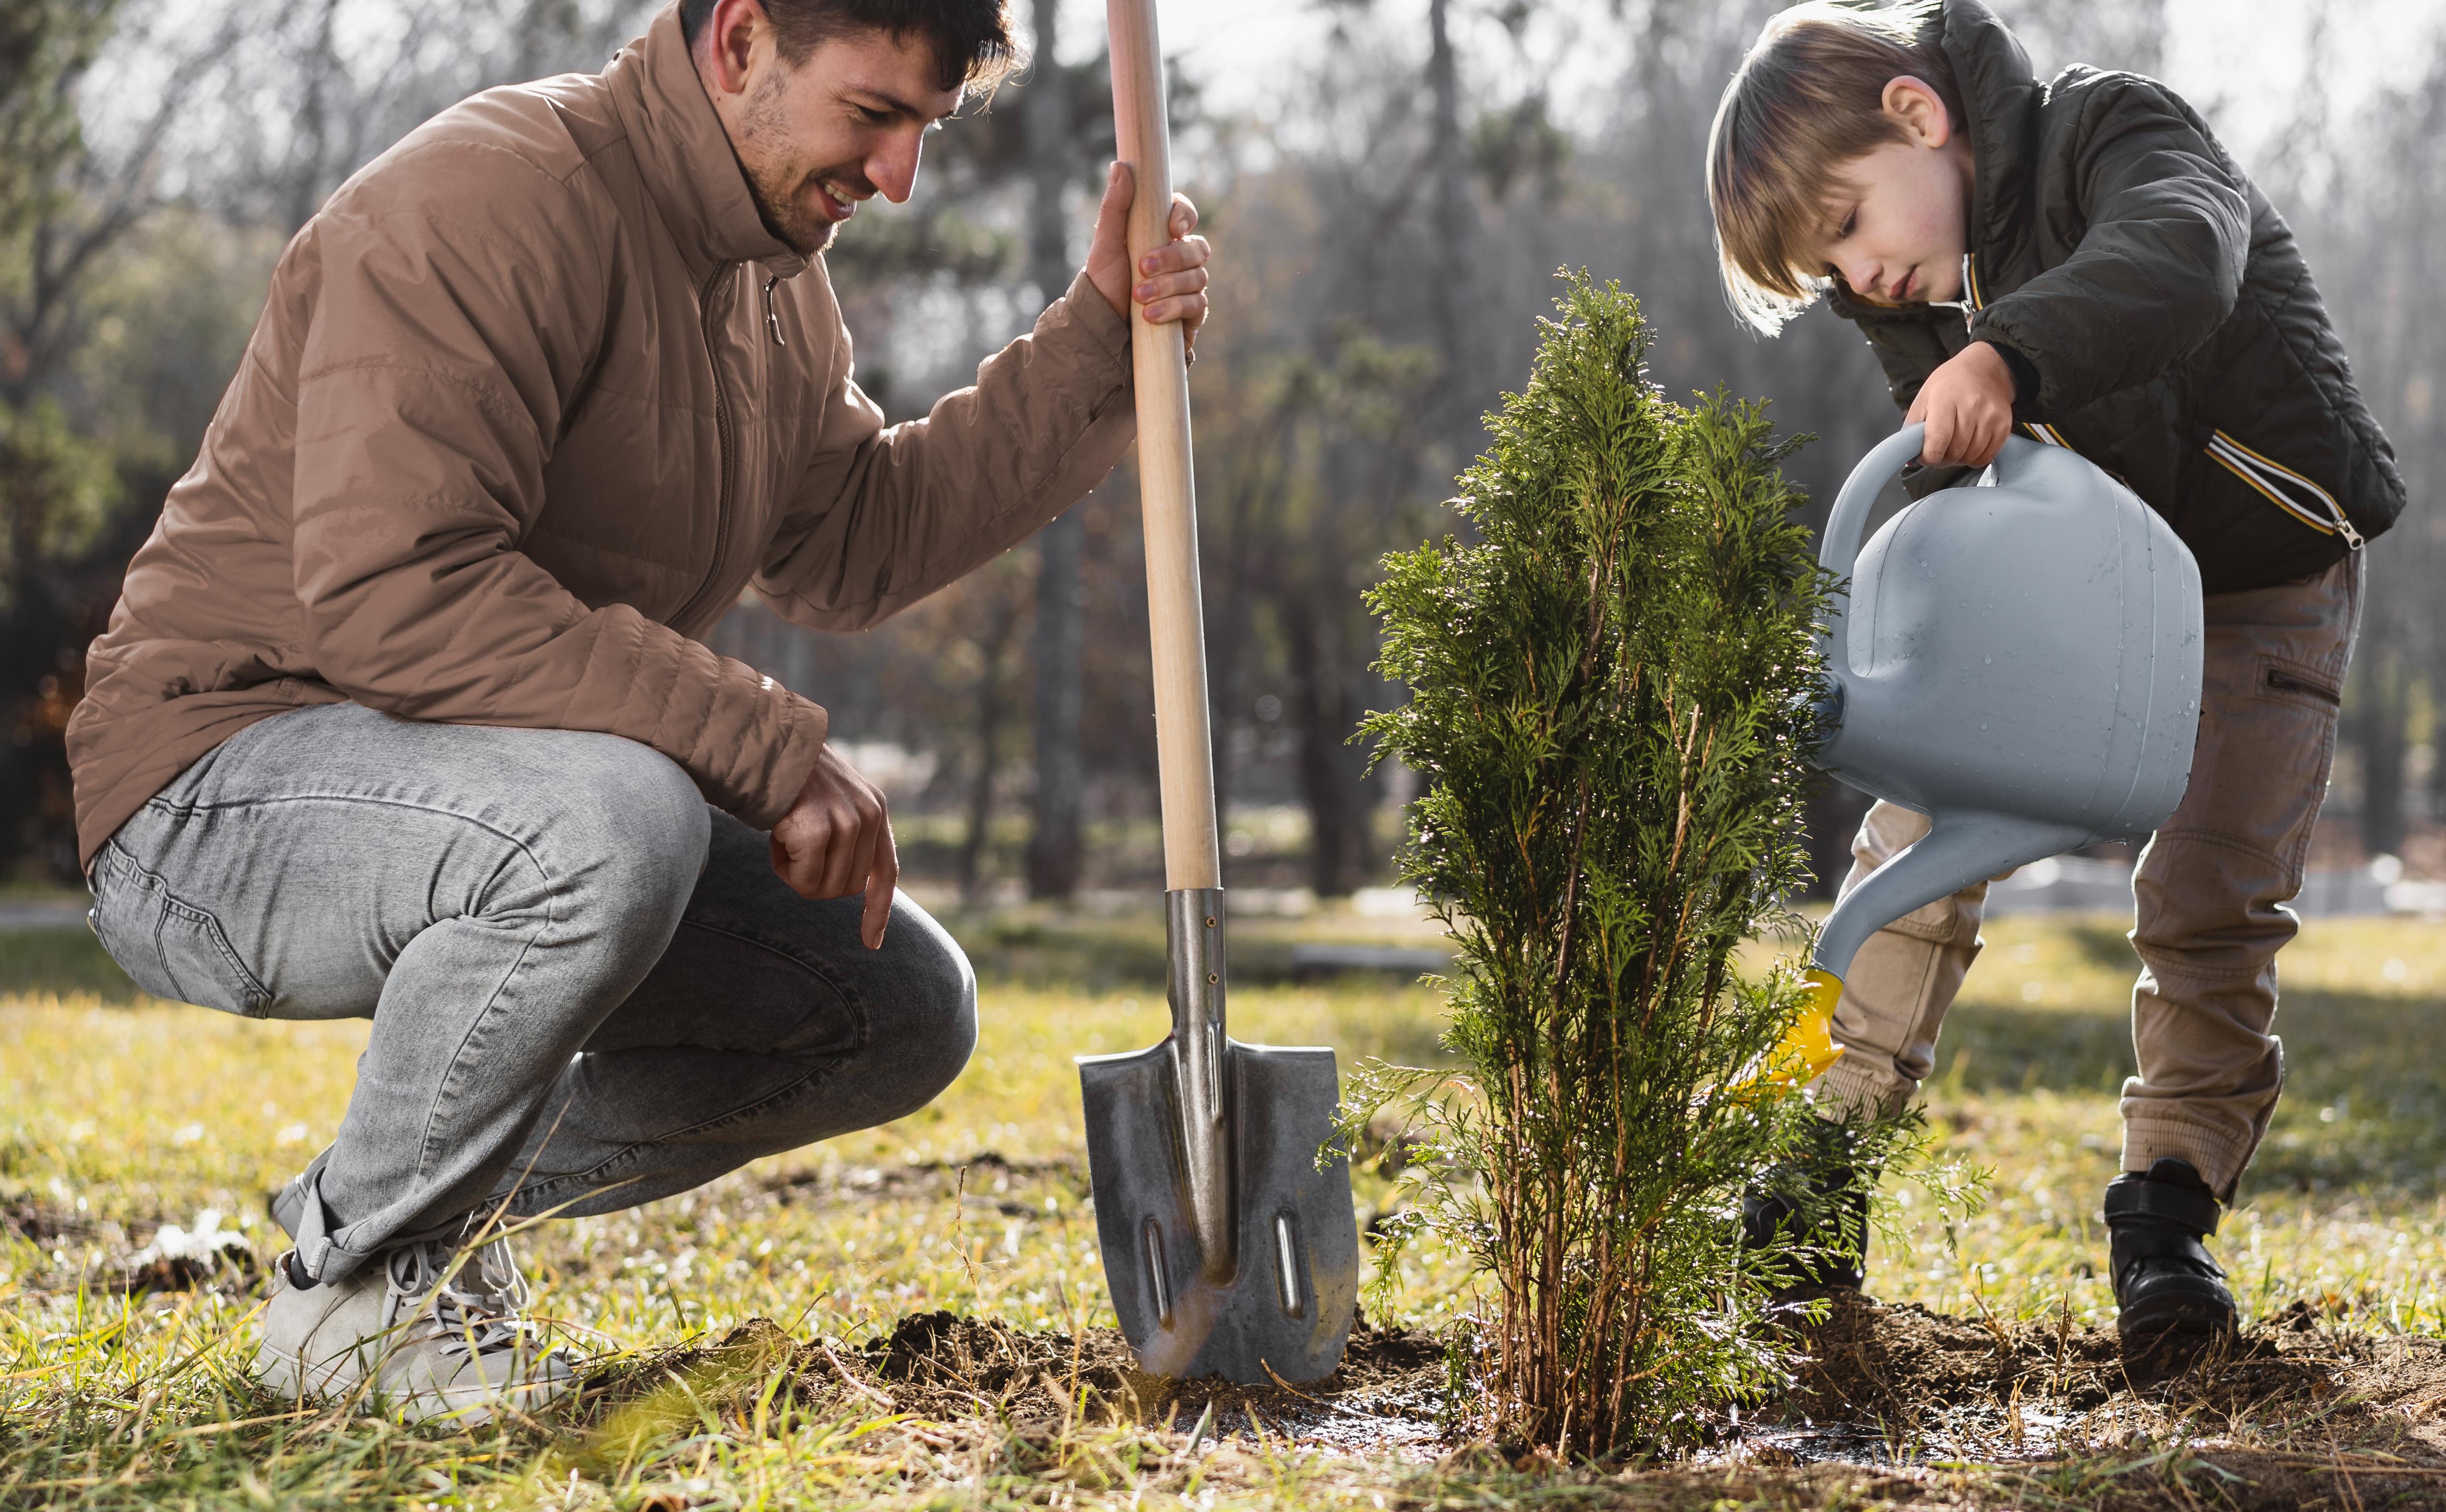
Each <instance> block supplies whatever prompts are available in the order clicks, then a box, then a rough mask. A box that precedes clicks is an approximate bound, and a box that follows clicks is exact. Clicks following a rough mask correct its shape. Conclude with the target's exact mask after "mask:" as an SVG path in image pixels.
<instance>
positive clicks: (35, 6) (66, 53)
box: [0, 0, 114, 238]
mask: <svg viewBox="0 0 2446 1512" xmlns="http://www.w3.org/2000/svg"><path fill="white" fill-rule="evenodd" d="M112 9H114V8H113V6H112V5H111V4H110V3H109V0H9V4H8V5H7V6H0V238H6V237H9V236H15V235H17V234H18V233H19V232H21V231H23V230H24V229H26V227H27V226H28V225H29V224H31V223H32V222H33V221H34V220H36V219H38V218H40V217H42V216H43V215H45V214H47V213H48V212H49V211H50V210H51V209H53V208H55V207H56V204H57V202H58V200H59V198H60V196H61V193H62V191H61V188H60V185H59V182H58V180H59V170H60V167H61V165H63V164H65V163H66V162H68V161H71V160H72V159H74V158H75V157H76V156H77V155H78V153H79V152H81V151H82V150H83V148H84V135H83V132H82V131H81V130H80V128H79V124H78V121H77V112H76V101H75V98H74V97H73V95H72V94H71V93H70V92H69V85H71V84H73V83H74V81H75V80H76V79H77V78H78V77H79V76H80V75H82V74H83V73H84V72H85V68H86V67H87V66H89V65H90V64H91V63H92V62H93V56H94V52H95V50H96V49H97V48H99V47H101V45H102V42H103V38H105V37H106V36H108V35H109V31H110V12H111V10H112Z"/></svg>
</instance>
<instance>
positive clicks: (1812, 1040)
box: [1769, 966, 1843, 1086]
mask: <svg viewBox="0 0 2446 1512" xmlns="http://www.w3.org/2000/svg"><path fill="white" fill-rule="evenodd" d="M1803 980H1805V981H1807V982H1808V983H1809V1002H1808V1004H1807V1006H1805V1007H1803V1008H1802V1009H1801V1011H1800V1016H1799V1017H1798V1018H1796V1019H1794V1020H1793V1021H1792V1028H1791V1029H1790V1030H1786V1031H1785V1033H1784V1036H1783V1043H1782V1044H1780V1045H1778V1046H1777V1047H1776V1048H1775V1053H1774V1054H1773V1055H1772V1056H1770V1057H1769V1060H1770V1062H1771V1064H1773V1065H1774V1066H1775V1068H1777V1071H1778V1073H1779V1075H1780V1077H1781V1078H1782V1079H1783V1080H1785V1081H1787V1082H1789V1083H1791V1084H1792V1085H1795V1086H1797V1085H1799V1084H1800V1083H1802V1082H1807V1081H1811V1080H1814V1079H1815V1078H1816V1077H1817V1076H1819V1075H1821V1074H1822V1073H1823V1072H1824V1071H1825V1070H1826V1068H1828V1067H1830V1066H1832V1065H1834V1063H1835V1062H1836V1061H1838V1060H1841V1059H1842V1058H1843V1047H1842V1046H1840V1045H1837V1044H1835V1043H1834V1005H1835V1004H1837V1003H1839V1002H1841V1001H1842V1000H1843V979H1842V978H1841V977H1839V976H1837V975H1835V974H1834V973H1833V972H1829V971H1824V970H1821V969H1820V968H1817V967H1815V966H1813V967H1811V968H1810V969H1809V972H1808V974H1807V975H1806V976H1805V977H1804V978H1803Z"/></svg>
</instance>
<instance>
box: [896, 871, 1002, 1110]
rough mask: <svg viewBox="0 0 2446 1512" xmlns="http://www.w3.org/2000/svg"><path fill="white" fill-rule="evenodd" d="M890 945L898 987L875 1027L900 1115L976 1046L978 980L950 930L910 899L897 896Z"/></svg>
mask: <svg viewBox="0 0 2446 1512" xmlns="http://www.w3.org/2000/svg"><path fill="white" fill-rule="evenodd" d="M888 937H889V943H888V944H887V946H886V947H885V948H886V949H889V950H894V951H895V952H896V953H897V954H898V955H899V959H897V960H895V961H894V967H895V968H896V970H895V972H894V976H895V978H896V983H895V991H894V992H893V993H892V999H891V1001H890V1004H889V1007H887V1008H885V1009H884V1010H883V1011H882V1014H881V1016H880V1017H879V1021H878V1022H877V1023H875V1025H874V1026H873V1027H872V1030H871V1031H872V1032H873V1034H874V1036H875V1039H874V1045H875V1049H876V1051H877V1054H876V1056H875V1059H876V1061H877V1062H878V1063H880V1064H878V1065H877V1066H876V1067H875V1070H876V1071H877V1072H878V1073H880V1074H882V1075H883V1076H884V1077H885V1078H886V1079H888V1081H889V1083H890V1086H891V1088H892V1091H891V1094H890V1095H889V1097H888V1098H887V1101H888V1102H889V1103H891V1104H892V1105H893V1106H892V1107H891V1108H890V1109H889V1110H888V1111H887V1112H886V1113H885V1117H887V1118H902V1117H905V1116H907V1115H908V1114H911V1113H913V1112H915V1111H916V1110H917V1109H919V1108H921V1107H924V1106H926V1105H927V1104H929V1103H931V1102H932V1101H934V1099H935V1098H937V1097H939V1096H941V1095H942V1094H943V1091H944V1089H945V1088H947V1087H950V1085H951V1084H952V1083H953V1082H955V1081H957V1080H958V1079H959V1075H960V1072H961V1071H963V1070H964V1069H966V1068H967V1067H968V1064H969V1056H970V1055H971V1054H972V1053H974V1051H975V1050H976V1048H977V978H976V973H975V971H974V970H973V969H971V968H970V966H969V957H968V954H967V953H966V952H965V951H963V950H961V949H960V945H959V942H958V941H957V940H955V939H953V938H952V937H951V936H950V932H949V931H947V930H945V929H944V928H943V926H942V925H940V924H938V923H936V922H935V921H934V920H933V918H932V917H930V916H928V915H927V914H926V912H925V911H924V910H923V909H920V908H918V907H917V906H916V905H915V904H913V903H911V902H909V901H908V900H907V899H906V898H899V899H895V900H894V905H893V910H892V928H891V931H890V934H889V936H888Z"/></svg>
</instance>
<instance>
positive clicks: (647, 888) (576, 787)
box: [540, 734, 710, 924]
mask: <svg viewBox="0 0 2446 1512" xmlns="http://www.w3.org/2000/svg"><path fill="white" fill-rule="evenodd" d="M569 744H570V747H571V749H570V753H569V760H568V761H567V762H566V763H565V764H564V772H563V775H564V778H565V781H566V784H567V785H566V786H565V787H564V788H563V789H562V790H561V791H559V792H558V793H555V794H553V795H552V796H551V798H550V799H549V800H548V802H549V803H550V807H551V811H550V812H549V813H548V814H546V815H544V816H542V819H541V826H540V827H541V829H542V837H543V847H544V849H545V850H546V851H547V852H549V853H550V854H551V856H552V857H553V858H554V860H555V861H556V863H557V865H556V867H555V869H557V870H560V871H562V872H563V873H564V874H565V875H567V876H568V877H569V878H570V879H572V880H575V881H579V882H581V883H584V884H591V887H592V889H593V890H596V891H599V892H601V893H603V894H605V895H606V896H605V898H604V900H605V901H606V902H607V903H609V904H611V905H612V906H613V907H616V908H619V909H621V910H622V911H623V912H628V911H632V910H633V911H638V912H643V913H649V914H653V915H657V916H661V915H668V917H669V918H670V920H671V922H672V923H673V924H676V923H677V922H678V919H679V915H680V913H681V911H682V910H684V909H686V908H687V901H688V898H689V897H690V895H691V894H692V893H694V891H695V889H696V882H697V878H698V876H699V874H700V873H702V872H703V871H704V869H705V860H706V844H707V841H708V840H709V838H710V819H709V816H708V813H707V810H706V805H705V799H704V796H703V795H702V794H700V793H699V792H698V791H697V787H696V784H695V783H694V781H692V780H691V779H690V778H689V777H688V775H687V772H685V771H683V770H682V769H681V768H680V766H679V765H678V764H677V763H676V762H673V761H672V760H671V759H670V758H669V757H668V756H665V755H663V754H662V753H661V752H660V751H657V750H655V749H653V748H652V747H649V746H644V745H640V744H639V743H637V742H635V741H632V740H625V739H622V738H621V737H619V736H616V735H592V734H589V735H577V736H573V737H571V740H570V743H569Z"/></svg>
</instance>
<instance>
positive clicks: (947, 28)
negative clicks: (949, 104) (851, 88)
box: [680, 0, 1023, 92]
mask: <svg viewBox="0 0 2446 1512" xmlns="http://www.w3.org/2000/svg"><path fill="white" fill-rule="evenodd" d="M714 4H715V0H680V30H681V31H682V33H684V34H685V35H686V36H687V44H688V47H690V48H691V49H693V48H694V47H696V44H697V37H698V35H699V34H700V33H702V32H703V31H704V30H705V24H706V21H707V20H709V19H710V18H711V17H712V15H713V8H714ZM762 4H763V7H764V14H765V15H766V16H768V17H770V18H771V20H772V22H773V33H774V41H775V43H776V44H777V45H778V46H779V47H780V48H781V56H782V58H783V59H784V60H786V61H788V62H790V63H793V64H797V63H803V62H805V61H806V58H807V55H808V54H809V53H811V52H813V51H815V50H816V49H817V48H818V47H821V46H823V45H824V44H825V43H827V42H830V41H832V40H833V39H834V38H835V37H845V36H852V35H855V34H856V33H858V32H861V31H880V32H883V33H885V34H887V35H889V36H891V37H892V38H894V40H906V39H907V38H910V37H923V38H925V39H926V41H927V42H928V43H930V44H931V45H932V47H933V48H934V61H935V66H936V69H937V78H938V81H939V82H940V84H941V86H942V87H943V88H945V89H955V88H958V87H960V86H961V85H967V86H969V88H970V89H974V90H978V91H981V92H990V91H991V90H992V89H993V87H994V85H998V84H1000V83H1001V82H1002V81H1003V80H1004V79H1005V78H1006V77H1007V76H1008V75H1009V74H1010V73H1011V71H1012V70H1013V69H1015V68H1017V67H1018V66H1020V64H1021V63H1022V61H1023V58H1022V55H1021V52H1020V48H1019V43H1018V40H1017V39H1016V38H1015V37H1014V36H1013V35H1012V33H1011V21H1010V8H1009V3H1008V0H762Z"/></svg>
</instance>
